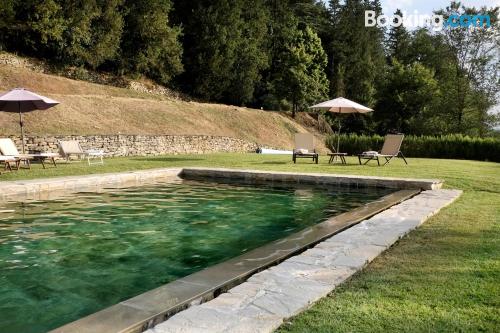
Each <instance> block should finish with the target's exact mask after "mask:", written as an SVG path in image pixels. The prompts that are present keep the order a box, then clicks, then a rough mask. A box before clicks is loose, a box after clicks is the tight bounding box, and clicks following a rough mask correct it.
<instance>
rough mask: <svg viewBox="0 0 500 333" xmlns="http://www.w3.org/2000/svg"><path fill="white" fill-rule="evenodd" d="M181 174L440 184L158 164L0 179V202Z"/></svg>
mask: <svg viewBox="0 0 500 333" xmlns="http://www.w3.org/2000/svg"><path fill="white" fill-rule="evenodd" d="M178 176H180V177H183V178H188V179H189V178H191V179H192V178H202V179H207V178H229V179H234V180H241V181H245V182H253V183H269V182H271V183H272V182H283V183H287V182H288V183H301V184H323V185H335V186H349V187H386V188H394V189H422V190H431V189H438V188H441V186H442V185H443V181H441V180H438V179H406V178H388V177H373V176H356V175H340V174H328V173H295V172H271V171H257V170H237V169H220V168H160V169H146V170H139V171H130V172H118V173H105V174H93V175H84V176H66V177H55V178H42V179H30V180H15V181H0V202H2V201H7V200H16V201H21V200H50V199H53V198H54V197H57V196H59V195H65V194H69V193H74V192H79V191H99V190H100V189H102V188H105V187H128V186H138V185H141V184H144V183H147V182H151V181H159V180H165V179H169V178H170V179H172V178H176V177H178Z"/></svg>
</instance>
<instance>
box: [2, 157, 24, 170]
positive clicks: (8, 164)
mask: <svg viewBox="0 0 500 333" xmlns="http://www.w3.org/2000/svg"><path fill="white" fill-rule="evenodd" d="M0 163H3V165H4V171H12V165H14V168H15V169H16V170H19V160H18V159H17V158H15V157H12V156H3V155H0ZM1 173H2V172H1V171H0V174H1Z"/></svg>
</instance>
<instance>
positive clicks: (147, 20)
mask: <svg viewBox="0 0 500 333" xmlns="http://www.w3.org/2000/svg"><path fill="white" fill-rule="evenodd" d="M125 7H126V8H127V14H126V16H125V29H124V33H123V37H122V42H121V55H120V58H121V61H120V64H119V67H120V70H121V71H122V72H126V73H137V74H145V75H147V76H149V77H151V78H153V79H156V80H157V81H158V82H160V83H163V84H167V83H169V82H170V80H171V79H172V78H173V77H174V76H176V75H178V74H179V73H181V72H182V70H183V66H182V61H181V59H182V46H181V44H180V42H179V36H180V33H181V31H180V29H179V28H177V27H172V26H170V24H169V16H168V15H169V13H170V10H171V2H170V0H143V1H132V0H126V1H125Z"/></svg>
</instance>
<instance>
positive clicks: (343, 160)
mask: <svg viewBox="0 0 500 333" xmlns="http://www.w3.org/2000/svg"><path fill="white" fill-rule="evenodd" d="M328 156H330V160H329V161H328V164H330V163H333V161H334V160H335V157H337V156H338V157H340V162H341V163H342V164H347V162H346V161H345V157H346V156H347V153H328Z"/></svg>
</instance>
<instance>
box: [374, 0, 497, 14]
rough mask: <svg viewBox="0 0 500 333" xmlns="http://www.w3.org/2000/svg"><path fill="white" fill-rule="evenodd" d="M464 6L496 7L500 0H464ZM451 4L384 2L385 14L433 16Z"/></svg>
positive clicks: (414, 0)
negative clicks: (416, 12)
mask: <svg viewBox="0 0 500 333" xmlns="http://www.w3.org/2000/svg"><path fill="white" fill-rule="evenodd" d="M460 2H461V3H462V5H464V6H466V7H482V6H488V7H494V6H500V0H462V1H460ZM449 4H450V0H382V9H383V12H384V14H387V15H389V14H392V13H394V12H395V11H396V9H398V8H399V9H401V11H406V12H407V13H413V11H414V10H417V11H418V12H419V13H420V14H432V11H433V10H437V9H441V8H445V7H446V6H448V5H449Z"/></svg>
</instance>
